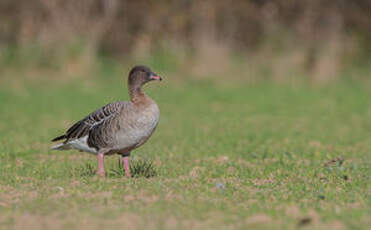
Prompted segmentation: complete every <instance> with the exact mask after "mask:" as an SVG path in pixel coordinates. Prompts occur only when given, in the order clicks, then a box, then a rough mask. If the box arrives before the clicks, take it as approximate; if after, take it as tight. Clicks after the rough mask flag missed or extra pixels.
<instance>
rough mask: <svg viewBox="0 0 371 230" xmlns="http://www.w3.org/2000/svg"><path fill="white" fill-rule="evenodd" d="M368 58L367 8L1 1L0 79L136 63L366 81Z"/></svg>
mask: <svg viewBox="0 0 371 230" xmlns="http://www.w3.org/2000/svg"><path fill="white" fill-rule="evenodd" d="M370 57H371V1H368V0H357V1H350V0H333V1H320V0H301V1H293V0H276V1H271V0H247V1H242V0H241V1H238V0H225V1H212V0H204V1H201V2H200V1H194V0H157V1H154V0H138V1H128V0H104V1H103V0H79V1H75V0H34V1H27V0H1V2H0V71H1V72H3V74H4V71H9V70H10V71H11V70H14V69H15V70H17V71H20V70H26V71H27V74H26V76H24V77H30V76H32V75H38V76H40V75H42V74H41V73H42V72H43V71H54V72H60V71H62V72H63V76H64V77H65V78H67V77H68V76H88V75H89V74H91V73H92V72H93V73H95V72H96V71H97V68H98V69H102V68H103V69H104V68H106V69H107V65H108V66H109V67H108V69H111V70H112V69H114V68H116V67H115V66H116V64H118V67H117V68H119V69H120V68H121V71H122V65H125V64H127V65H132V64H133V63H138V62H140V63H144V64H149V65H151V66H152V67H153V68H157V69H160V70H161V71H176V72H177V73H179V74H178V75H183V76H182V77H184V76H187V77H189V78H192V77H195V78H210V79H215V78H223V79H226V76H228V78H235V79H246V80H249V81H259V80H267V79H268V80H273V81H276V82H293V81H294V82H295V81H301V80H303V79H304V80H309V81H310V82H315V83H332V82H333V81H335V80H339V79H344V78H345V79H356V80H357V81H358V80H360V81H365V80H366V81H367V82H369V80H368V76H369V72H370ZM120 66H121V67H120ZM35 70H36V74H35V73H34V72H33V71H35ZM125 72H126V70H125ZM3 76H4V75H3Z"/></svg>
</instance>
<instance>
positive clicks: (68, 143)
mask: <svg viewBox="0 0 371 230" xmlns="http://www.w3.org/2000/svg"><path fill="white" fill-rule="evenodd" d="M152 80H160V81H161V80H162V79H161V77H159V76H158V75H157V74H155V73H153V72H152V71H151V69H150V68H148V67H146V66H135V67H134V68H133V69H131V71H130V73H129V78H128V87H129V94H130V101H119V102H114V103H110V104H108V105H105V106H103V107H102V108H100V109H98V110H96V111H95V112H93V113H91V114H89V115H88V116H87V117H85V118H84V119H82V120H80V121H78V122H77V123H75V124H74V125H73V126H72V127H71V128H69V129H68V130H67V132H66V133H65V134H64V135H62V136H59V137H56V138H54V139H53V140H52V141H59V140H64V141H63V142H62V143H60V144H57V145H54V146H53V147H52V149H57V150H68V149H77V150H80V151H83V152H89V153H93V154H97V156H98V172H97V173H98V175H99V176H102V177H104V176H105V170H104V163H103V159H104V156H105V155H110V154H115V153H117V154H120V155H122V156H123V158H122V161H123V165H124V168H125V176H127V177H130V167H129V156H130V152H131V151H132V150H133V149H135V148H138V147H139V146H141V145H142V144H144V143H145V142H146V141H147V140H148V139H149V138H150V136H151V135H152V133H153V131H155V129H156V126H157V123H158V120H159V116H160V111H159V108H158V106H157V104H156V102H154V101H153V100H152V99H151V98H150V97H148V96H147V95H146V94H145V93H144V92H143V91H142V86H143V85H144V84H145V83H147V82H149V81H152Z"/></svg>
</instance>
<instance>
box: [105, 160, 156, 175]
mask: <svg viewBox="0 0 371 230" xmlns="http://www.w3.org/2000/svg"><path fill="white" fill-rule="evenodd" d="M130 173H131V176H132V177H145V178H150V177H155V176H157V170H156V167H155V166H154V165H153V162H152V161H151V160H143V159H137V160H131V161H130ZM107 176H110V177H123V176H125V172H124V166H123V164H122V161H121V160H120V161H118V164H117V165H116V167H114V168H112V169H110V170H109V171H108V173H107Z"/></svg>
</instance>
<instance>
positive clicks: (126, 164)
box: [122, 154, 131, 177]
mask: <svg viewBox="0 0 371 230" xmlns="http://www.w3.org/2000/svg"><path fill="white" fill-rule="evenodd" d="M129 157H130V154H129V155H126V156H124V157H123V158H122V163H123V165H124V169H125V176H126V177H131V174H130V165H129Z"/></svg>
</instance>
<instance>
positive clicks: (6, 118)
mask: <svg viewBox="0 0 371 230" xmlns="http://www.w3.org/2000/svg"><path fill="white" fill-rule="evenodd" d="M96 75H97V76H92V77H91V79H86V78H85V79H80V78H79V79H78V80H76V81H75V82H74V84H73V82H72V81H71V80H65V81H59V80H58V79H57V78H55V77H52V76H51V77H50V78H47V77H43V78H40V79H33V78H32V79H33V80H32V81H31V80H25V79H26V78H22V77H21V76H19V78H10V77H9V76H8V77H6V76H5V77H3V78H2V79H1V80H0V82H1V84H0V120H1V122H0V159H1V160H0V172H1V173H0V229H102V228H104V229H123V228H124V229H246V228H249V227H250V228H252V229H273V228H274V229H297V228H302V227H303V228H309V229H367V228H368V226H369V225H370V224H371V222H370V220H371V215H370V213H371V208H370V207H371V199H370V191H371V187H370V175H371V169H370V157H371V100H370V99H371V90H370V89H369V88H368V87H367V86H362V85H359V84H351V85H350V84H345V83H344V84H341V83H339V84H336V85H333V86H327V87H321V88H313V87H308V86H305V85H301V86H296V87H289V86H285V85H274V84H270V83H267V84H247V83H244V82H242V83H241V82H238V83H237V82H236V83H233V82H232V83H229V84H228V85H222V84H219V83H213V82H207V81H187V80H179V79H177V78H176V77H175V76H176V74H174V73H173V74H172V73H171V72H170V73H168V74H164V75H165V76H164V79H165V81H163V82H162V83H155V84H152V85H151V86H148V87H146V91H147V92H148V94H149V95H151V96H152V97H153V98H154V99H155V100H156V101H157V102H158V104H159V106H160V109H161V119H160V124H159V126H158V128H157V130H156V132H155V134H154V135H153V137H152V138H151V139H150V140H149V141H148V143H146V144H145V145H144V146H142V147H141V148H140V149H138V150H136V151H135V152H133V153H132V158H133V159H132V167H133V168H132V170H133V171H134V174H135V177H134V178H131V179H127V178H124V177H122V174H123V170H122V166H120V165H118V164H117V159H118V157H116V156H112V157H106V161H105V164H106V169H107V171H109V172H110V173H109V174H108V176H107V178H106V179H105V180H102V179H99V178H97V177H96V176H95V175H94V174H95V170H96V161H97V159H96V157H94V156H93V155H89V154H86V153H80V152H77V151H67V152H53V151H50V150H49V147H50V146H51V143H50V142H49V141H50V139H52V138H53V137H54V136H56V135H58V134H61V133H62V132H63V131H64V130H65V129H66V128H68V127H69V126H70V125H71V124H72V123H73V122H74V121H77V120H78V119H80V118H81V117H83V116H84V115H86V113H87V112H90V111H93V110H94V109H96V108H98V107H99V106H101V105H104V104H105V103H108V102H110V101H115V100H121V99H122V100H125V99H127V92H126V89H125V88H123V86H124V83H122V80H123V79H122V77H118V76H117V77H116V76H114V77H112V76H111V77H109V76H108V75H105V74H103V73H97V74H96ZM13 77H14V76H13ZM15 79H19V80H15Z"/></svg>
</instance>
